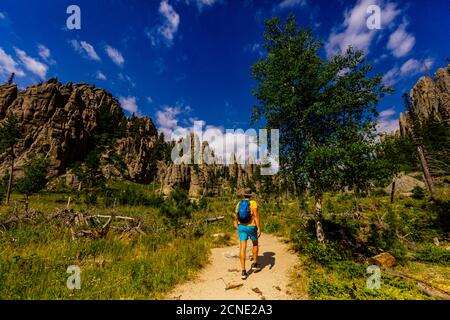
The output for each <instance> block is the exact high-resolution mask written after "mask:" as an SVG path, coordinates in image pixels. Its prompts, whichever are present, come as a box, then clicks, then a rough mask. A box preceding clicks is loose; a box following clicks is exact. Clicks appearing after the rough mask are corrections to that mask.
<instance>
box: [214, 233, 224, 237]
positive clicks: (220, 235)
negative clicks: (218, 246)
mask: <svg viewBox="0 0 450 320" xmlns="http://www.w3.org/2000/svg"><path fill="white" fill-rule="evenodd" d="M212 237H213V238H223V237H225V233H223V232H220V233H215V234H213V235H212Z"/></svg>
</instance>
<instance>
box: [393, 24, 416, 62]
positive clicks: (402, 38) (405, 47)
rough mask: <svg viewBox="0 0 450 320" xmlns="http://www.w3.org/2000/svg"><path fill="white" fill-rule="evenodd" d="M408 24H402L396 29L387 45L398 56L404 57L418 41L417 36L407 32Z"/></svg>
mask: <svg viewBox="0 0 450 320" xmlns="http://www.w3.org/2000/svg"><path fill="white" fill-rule="evenodd" d="M405 29H406V24H405V23H403V24H401V25H400V26H399V27H398V28H397V30H395V31H394V32H393V33H392V34H391V36H390V37H389V42H388V44H387V47H388V49H389V50H391V52H392V54H393V55H394V56H395V57H397V58H400V57H403V56H405V55H407V54H408V53H409V52H410V51H411V49H412V48H413V47H414V44H415V43H416V38H415V37H414V36H413V35H412V34H409V33H408V32H406V30H405Z"/></svg>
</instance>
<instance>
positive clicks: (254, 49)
mask: <svg viewBox="0 0 450 320" xmlns="http://www.w3.org/2000/svg"><path fill="white" fill-rule="evenodd" d="M247 52H251V53H256V54H258V56H259V57H260V58H261V57H263V56H264V48H263V47H262V46H261V44H259V43H254V44H247V45H245V47H244V53H247Z"/></svg>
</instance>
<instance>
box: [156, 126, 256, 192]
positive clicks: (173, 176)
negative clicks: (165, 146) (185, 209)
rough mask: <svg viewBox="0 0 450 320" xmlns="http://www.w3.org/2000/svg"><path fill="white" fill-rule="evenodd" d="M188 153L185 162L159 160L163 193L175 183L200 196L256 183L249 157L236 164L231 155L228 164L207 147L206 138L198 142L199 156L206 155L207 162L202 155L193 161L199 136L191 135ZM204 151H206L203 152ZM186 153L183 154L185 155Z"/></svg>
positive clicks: (251, 161) (169, 190) (253, 167)
mask: <svg viewBox="0 0 450 320" xmlns="http://www.w3.org/2000/svg"><path fill="white" fill-rule="evenodd" d="M190 141H191V142H190V144H189V145H190V146H191V154H189V155H187V158H186V160H188V161H186V162H185V163H180V164H174V163H172V162H170V163H166V162H164V161H160V162H158V181H159V182H160V183H161V188H162V192H163V194H164V195H168V194H169V193H170V192H171V191H172V190H173V188H174V187H175V186H176V185H179V186H181V187H183V188H185V189H186V190H188V192H189V196H190V197H201V196H204V195H207V194H220V192H221V191H225V190H229V189H240V188H243V187H245V186H248V185H254V186H255V187H256V185H255V181H254V179H253V178H254V174H255V172H256V171H257V167H258V166H257V164H256V163H255V161H254V160H253V159H252V158H249V161H248V162H247V163H246V164H245V165H241V164H238V163H237V162H238V161H237V159H236V157H235V155H234V154H232V155H231V159H230V163H229V165H225V164H223V163H222V161H221V159H219V158H217V157H215V156H214V154H213V152H211V150H209V145H208V143H207V142H206V141H204V142H203V143H202V144H201V150H202V155H207V156H208V155H209V159H208V161H206V160H205V159H204V157H203V156H199V157H198V161H197V162H198V163H195V162H194V155H195V152H194V150H193V149H194V145H195V144H197V145H198V146H199V145H200V143H199V141H198V137H196V136H194V135H193V134H191V135H190ZM205 150H206V151H205ZM185 156H186V155H185Z"/></svg>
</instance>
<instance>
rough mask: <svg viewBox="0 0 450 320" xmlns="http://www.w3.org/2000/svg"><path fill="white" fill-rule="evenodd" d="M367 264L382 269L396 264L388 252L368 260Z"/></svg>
mask: <svg viewBox="0 0 450 320" xmlns="http://www.w3.org/2000/svg"><path fill="white" fill-rule="evenodd" d="M369 262H370V263H373V264H376V265H377V266H379V267H383V268H390V267H393V266H395V265H396V264H397V260H396V259H395V257H394V256H393V255H391V254H390V253H388V252H383V253H380V254H378V255H376V256H374V257H372V258H370V259H369Z"/></svg>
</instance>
